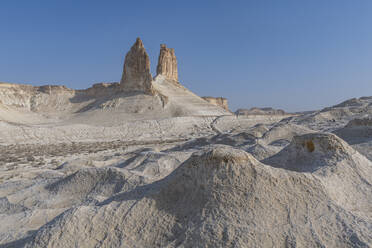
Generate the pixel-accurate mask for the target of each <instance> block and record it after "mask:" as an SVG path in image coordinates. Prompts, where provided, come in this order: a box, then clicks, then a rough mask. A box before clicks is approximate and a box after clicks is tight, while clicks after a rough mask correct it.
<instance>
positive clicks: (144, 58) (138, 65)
mask: <svg viewBox="0 0 372 248" xmlns="http://www.w3.org/2000/svg"><path fill="white" fill-rule="evenodd" d="M151 82H152V76H151V73H150V59H149V56H148V54H147V52H146V49H145V47H144V46H143V43H142V40H141V39H140V38H137V40H136V42H135V43H134V45H133V46H132V48H131V49H130V51H129V52H128V53H127V55H126V56H125V61H124V69H123V76H122V78H121V80H120V86H121V88H122V89H123V91H125V92H137V91H139V92H144V93H146V94H154V90H153V87H152V83H151Z"/></svg>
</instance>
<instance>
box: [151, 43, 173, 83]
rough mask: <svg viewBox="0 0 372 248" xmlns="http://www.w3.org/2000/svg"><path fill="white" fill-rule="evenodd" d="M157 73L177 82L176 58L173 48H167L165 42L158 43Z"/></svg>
mask: <svg viewBox="0 0 372 248" xmlns="http://www.w3.org/2000/svg"><path fill="white" fill-rule="evenodd" d="M156 73H157V75H163V76H165V77H166V78H167V79H170V80H174V81H176V82H178V69H177V58H176V55H175V53H174V49H173V48H167V46H166V45H165V44H161V45H160V54H159V60H158V67H157V68H156Z"/></svg>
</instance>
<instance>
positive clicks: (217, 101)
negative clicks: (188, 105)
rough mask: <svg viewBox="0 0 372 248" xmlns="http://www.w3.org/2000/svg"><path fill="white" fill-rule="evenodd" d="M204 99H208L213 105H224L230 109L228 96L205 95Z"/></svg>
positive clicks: (223, 106)
mask: <svg viewBox="0 0 372 248" xmlns="http://www.w3.org/2000/svg"><path fill="white" fill-rule="evenodd" d="M202 98H203V99H204V100H206V101H207V102H209V103H212V104H213V105H216V106H219V107H222V108H224V109H226V110H227V111H229V105H228V102H227V99H226V98H223V97H211V96H203V97H202Z"/></svg>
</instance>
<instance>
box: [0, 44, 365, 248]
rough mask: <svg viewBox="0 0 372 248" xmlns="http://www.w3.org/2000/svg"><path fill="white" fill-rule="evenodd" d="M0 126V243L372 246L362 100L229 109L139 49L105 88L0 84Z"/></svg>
mask: <svg viewBox="0 0 372 248" xmlns="http://www.w3.org/2000/svg"><path fill="white" fill-rule="evenodd" d="M0 127H1V128H0V154H1V156H0V247H372V97H361V98H354V99H350V100H347V101H344V102H342V103H335V105H334V106H330V107H327V108H324V109H321V110H315V111H311V112H304V113H296V114H291V113H286V112H284V111H282V110H274V109H269V108H268V109H257V108H256V109H250V110H247V109H246V110H244V109H240V110H238V111H237V112H236V113H232V112H230V111H229V110H228V106H227V100H226V99H224V98H221V97H216V98H213V97H205V98H201V97H199V96H197V95H196V94H194V93H192V92H191V91H189V90H188V89H187V88H185V87H184V86H183V85H182V83H180V82H179V81H178V69H177V59H176V56H175V51H174V49H171V48H167V47H166V46H165V45H161V48H160V56H159V61H158V66H157V75H156V76H155V77H154V78H153V77H152V75H151V74H150V61H149V58H148V56H147V53H146V50H145V48H144V45H143V43H142V41H141V40H140V39H137V41H136V42H135V44H134V45H133V46H132V48H131V49H130V51H129V52H128V54H127V56H126V58H125V62H124V67H123V77H122V79H121V81H120V82H117V83H99V84H95V85H93V86H92V87H91V88H88V89H85V90H73V89H69V88H66V87H64V86H53V85H47V86H31V85H23V84H15V83H0Z"/></svg>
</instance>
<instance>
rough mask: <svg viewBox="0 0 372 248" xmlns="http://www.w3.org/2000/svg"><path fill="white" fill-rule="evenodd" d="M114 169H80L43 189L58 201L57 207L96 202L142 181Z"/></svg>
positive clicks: (133, 186)
mask: <svg viewBox="0 0 372 248" xmlns="http://www.w3.org/2000/svg"><path fill="white" fill-rule="evenodd" d="M133 176H134V175H133V174H131V173H128V172H125V171H119V170H117V169H115V168H90V169H81V170H78V171H77V172H75V173H73V174H72V175H69V176H67V177H64V178H62V179H60V180H58V181H56V182H54V183H51V184H49V185H47V186H46V187H45V188H46V190H47V191H48V192H49V193H50V194H51V195H50V198H51V199H59V202H58V207H63V206H71V205H73V204H77V203H81V202H85V203H88V202H92V201H93V202H97V201H99V200H102V199H106V198H107V197H109V196H111V195H113V194H116V193H118V192H122V191H128V190H132V189H134V188H135V187H136V186H138V185H141V184H143V183H144V180H143V179H141V178H140V177H137V176H134V177H135V180H134V178H133Z"/></svg>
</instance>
